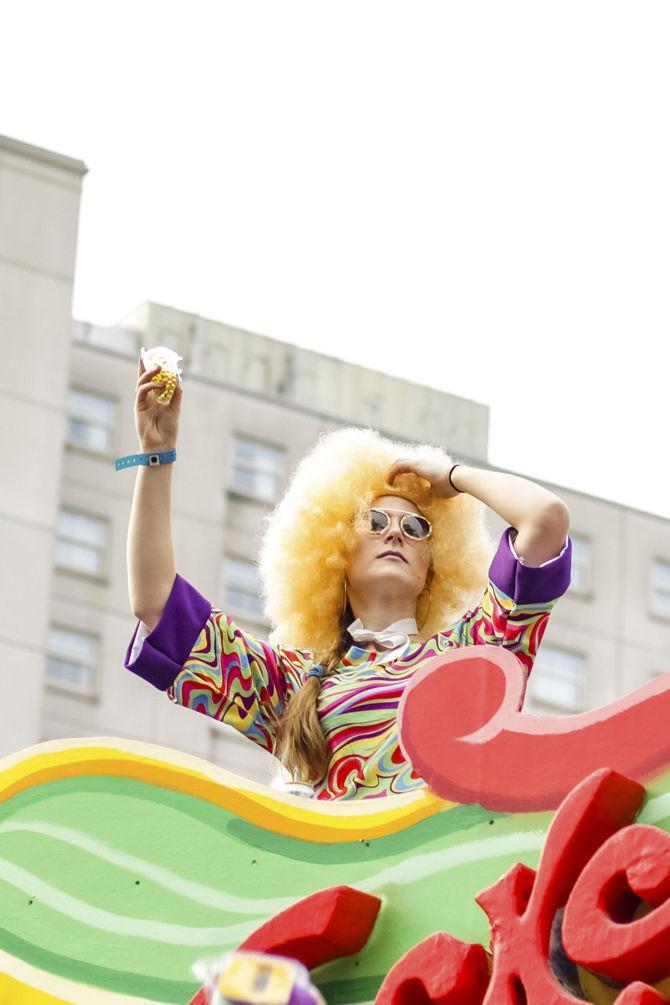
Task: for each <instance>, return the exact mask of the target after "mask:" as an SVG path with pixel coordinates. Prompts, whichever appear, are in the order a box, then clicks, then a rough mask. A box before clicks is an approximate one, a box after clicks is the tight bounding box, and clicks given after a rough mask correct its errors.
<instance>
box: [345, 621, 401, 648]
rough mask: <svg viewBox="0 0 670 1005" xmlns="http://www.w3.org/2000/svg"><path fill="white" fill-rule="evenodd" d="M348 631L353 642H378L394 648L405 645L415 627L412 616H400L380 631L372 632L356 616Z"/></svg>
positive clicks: (385, 646)
mask: <svg viewBox="0 0 670 1005" xmlns="http://www.w3.org/2000/svg"><path fill="white" fill-rule="evenodd" d="M348 632H349V634H350V635H351V637H352V639H353V640H354V642H378V643H379V645H380V646H384V648H385V649H395V648H396V647H397V646H400V645H403V644H405V645H406V644H407V643H408V642H409V636H410V635H416V633H417V627H416V621H415V619H414V618H401V619H400V621H394V622H393V624H391V625H389V626H388V627H387V628H384V629H383V630H382V631H380V632H373V631H371V630H370V629H369V628H366V627H365V626H364V624H363V622H362V621H361V619H360V618H356V620H355V621H352V622H351V624H350V625H349V628H348Z"/></svg>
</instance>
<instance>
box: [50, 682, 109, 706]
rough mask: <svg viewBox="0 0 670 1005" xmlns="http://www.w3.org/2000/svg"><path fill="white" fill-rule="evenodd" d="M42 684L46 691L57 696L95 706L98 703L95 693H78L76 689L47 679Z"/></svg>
mask: <svg viewBox="0 0 670 1005" xmlns="http://www.w3.org/2000/svg"><path fill="white" fill-rule="evenodd" d="M44 683H45V687H46V688H47V690H48V691H55V692H56V693H57V694H62V695H64V696H65V697H67V698H80V699H82V700H83V701H85V702H88V703H89V704H91V705H94V704H97V703H98V702H99V701H100V695H99V694H98V693H97V691H80V690H78V689H77V688H76V687H69V686H68V685H67V684H59V683H58V681H55V680H50V679H49V678H48V677H47V678H46V679H45V682H44Z"/></svg>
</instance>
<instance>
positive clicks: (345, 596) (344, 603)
mask: <svg viewBox="0 0 670 1005" xmlns="http://www.w3.org/2000/svg"><path fill="white" fill-rule="evenodd" d="M342 586H343V587H344V592H343V595H342V614H346V610H347V581H346V579H343V580H342Z"/></svg>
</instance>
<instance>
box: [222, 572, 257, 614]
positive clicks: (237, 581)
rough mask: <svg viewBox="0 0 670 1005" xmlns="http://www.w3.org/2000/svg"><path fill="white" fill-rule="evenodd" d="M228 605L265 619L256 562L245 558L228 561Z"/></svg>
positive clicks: (226, 589)
mask: <svg viewBox="0 0 670 1005" xmlns="http://www.w3.org/2000/svg"><path fill="white" fill-rule="evenodd" d="M225 593H226V605H227V607H229V608H231V609H233V610H236V611H244V612H245V613H246V614H249V615H252V616H254V615H255V616H256V617H258V616H260V617H261V619H262V618H263V603H262V601H261V595H260V594H261V581H260V577H259V575H258V569H257V567H256V565H255V563H254V562H249V561H248V560H247V559H243V558H232V557H229V558H227V559H226V588H225Z"/></svg>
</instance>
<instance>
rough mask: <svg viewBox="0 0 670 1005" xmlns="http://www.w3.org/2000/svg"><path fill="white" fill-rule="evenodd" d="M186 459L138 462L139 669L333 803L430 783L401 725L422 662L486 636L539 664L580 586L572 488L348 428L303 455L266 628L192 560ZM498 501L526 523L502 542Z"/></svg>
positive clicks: (163, 432)
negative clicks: (553, 620) (218, 597)
mask: <svg viewBox="0 0 670 1005" xmlns="http://www.w3.org/2000/svg"><path fill="white" fill-rule="evenodd" d="M138 370H139V373H138V383H137V398H136V408H135V413H136V426H137V432H138V436H139V440H140V445H141V448H142V450H143V451H147V452H149V451H157V450H172V449H174V447H175V444H176V438H177V425H178V416H179V408H180V403H181V388H180V387H179V385H178V386H177V389H176V391H175V394H174V396H173V398H172V401H171V402H170V404H169V405H167V406H164V405H162V404H159V403H158V402H156V400H155V397H154V399H153V400H152V399H151V398H150V397H149V391H150V390H151V388H154V387H157V388H160V387H161V386H162V385H161V384H160V383H158V384H156V383H153V382H152V378H153V377H155V373H154V372H153V371H149V372H147V373H145V372H144V368H143V365H142V363H141V361H140V364H139V368H138ZM171 471H172V465H171V464H161V465H160V466H156V467H155V468H153V469H152V468H147V467H141V468H139V469H138V479H137V483H136V488H135V495H134V498H133V508H132V513H131V519H130V525H129V533H128V563H129V586H130V598H131V605H132V609H133V612H134V614H135V616H136V617H137V618H138V619H139V621H138V624H137V626H136V629H135V632H134V633H133V638H132V639H131V642H130V645H129V646H128V650H127V653H126V659H125V666H126V667H127V668H128V669H129V670H131V671H132V672H134V673H136V674H138V675H139V676H140V677H142V678H144V679H145V680H147V681H149V682H150V683H152V684H153V685H154V686H155V687H157V688H159V689H160V690H163V691H165V692H166V693H167V695H168V698H169V699H170V700H171V701H174V702H177V703H179V704H181V705H183V706H185V707H188V708H191V709H193V710H195V711H198V712H202V713H204V714H207V715H211V716H213V717H215V718H217V719H219V720H220V721H222V722H226V723H228V724H229V725H232V726H234V727H235V728H236V729H238V730H239V731H240V732H241V733H243V734H244V735H245V736H247V737H248V738H249V739H251V740H253V741H254V742H256V743H258V744H259V745H260V746H262V747H263V748H264V749H266V750H268V751H270V752H273V753H275V754H276V756H277V757H278V758H279V759H280V761H281V763H282V765H283V766H284V769H285V771H286V773H287V776H288V777H289V778H292V779H298V780H302V781H309V782H311V783H312V785H313V789H314V792H315V794H316V797H317V798H319V799H340V798H359V799H361V798H363V799H365V798H375V797H379V796H384V795H386V794H387V793H391V792H406V791H409V790H412V789H415V788H418V787H421V786H423V785H424V784H425V783H424V782H423V781H422V779H421V778H420V777H419V776H418V775H417V774H416V773H415V772H414V771H413V769H412V766H411V764H409V763H408V762H407V761H406V760H405V759H404V756H403V754H402V751H401V750H400V747H399V744H398V734H397V723H396V713H397V708H398V703H399V701H400V697H401V696H402V693H403V690H404V688H405V687H406V685H407V683H408V681H409V680H410V679H411V678H412V676H413V674H414V673H415V672H416V670H417V669H418V668H419V667H421V666H422V665H423V664H424V662H425V661H426V660H427V659H428V658H430V657H432V656H435V655H436V654H438V653H440V652H446V651H447V650H449V649H450V648H452V647H454V646H464V645H472V644H477V643H494V644H499V645H503V646H505V647H506V648H508V649H510V650H511V651H512V652H514V653H515V654H516V655H517V657H518V658H519V659H520V660H521V662H522V663H523V664H524V666H525V667H526V668H527V670H528V672H530V670H531V668H532V665H533V660H534V658H535V655H536V652H537V646H538V645H539V643H540V640H541V638H542V635H543V633H544V630H545V628H546V624H547V619H548V616H549V613H550V611H551V609H552V607H553V605H554V603H555V602H556V600H557V599H558V597H560V596H561V595H562V594H563V593H565V591H566V590H567V588H568V586H569V582H570V557H571V551H572V546H571V541H570V539H569V537H568V525H569V514H568V509H567V507H566V505H565V503H564V502H563V501H562V500H561V499H560V498H559V497H558V496H556V495H554V494H553V493H551V492H549V491H547V490H545V489H544V488H542V487H540V486H538V485H536V484H534V483H533V482H531V481H529V480H527V479H525V478H520V477H517V476H515V475H508V474H504V473H501V472H491V471H484V470H479V469H476V468H473V467H470V466H468V465H462V464H457V465H456V466H454V462H453V460H452V458H451V457H449V455H448V454H446V453H445V452H444V451H443V450H441V449H440V448H438V447H434V446H427V445H422V446H418V447H412V448H410V447H408V446H407V445H406V444H398V443H393V442H391V441H389V440H387V439H384V438H382V437H381V436H379V434H377V433H376V432H374V431H373V430H369V429H367V430H364V429H341V430H338V431H336V432H335V433H331V434H329V435H327V436H323V437H321V439H320V440H319V441H318V443H317V444H316V446H315V448H314V449H313V450H312V452H311V453H310V454H308V455H307V457H305V458H303V460H302V461H301V463H300V464H299V466H298V468H297V469H296V471H295V473H294V475H293V477H292V479H291V482H290V485H289V487H288V489H287V492H286V494H285V496H284V498H283V499H282V501H281V503H280V504H279V506H278V507H277V508H276V510H275V511H274V513H272V514H271V515H270V517H269V518H268V520H267V525H266V529H265V536H264V540H263V545H262V548H261V555H260V570H261V577H262V580H263V583H264V596H265V599H266V609H267V612H268V614H269V616H270V618H271V619H272V621H273V622H274V625H275V628H274V630H273V631H272V633H271V635H270V637H269V639H268V642H264V641H260V640H258V639H256V638H254V637H253V636H252V635H250V634H249V633H248V632H245V631H243V630H242V629H241V628H240V627H239V626H238V625H236V624H235V622H234V621H233V620H232V619H231V618H230V617H229V616H228V615H226V614H224V613H223V612H221V611H220V610H219V609H218V608H216V607H213V606H212V605H211V604H210V602H209V601H208V600H206V599H205V597H203V596H202V594H200V593H199V592H198V590H197V589H196V588H195V587H194V586H192V585H191V584H190V583H189V582H187V581H186V580H185V579H184V578H183V577H181V576H179V575H178V574H177V573H176V569H175V566H174V558H173V554H172V548H171V528H170V490H171ZM485 506H490V507H491V508H492V509H493V510H495V512H496V513H498V515H499V516H500V517H501V518H502V519H503V520H504V521H506V523H508V524H509V526H508V527H507V528H506V530H505V532H504V533H503V535H502V537H501V539H500V542H499V544H498V546H497V549H496V548H495V544H494V542H493V541H492V539H491V537H490V534H489V532H488V530H487V526H486V521H485ZM156 541H167V542H169V543H170V547H168V548H165V549H156V547H155V542H156ZM493 552H495V554H492V553H493ZM487 564H489V569H488V576H487V575H486V572H485V569H486V566H487ZM471 604H472V605H475V606H473V607H471V608H470V607H469V606H468V605H471ZM466 608H467V610H466ZM464 610H465V613H463V611H464Z"/></svg>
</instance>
